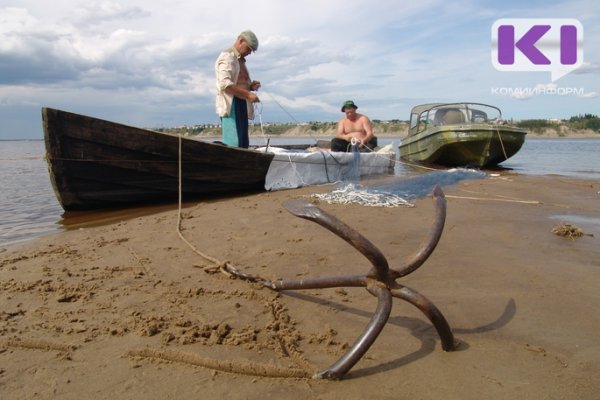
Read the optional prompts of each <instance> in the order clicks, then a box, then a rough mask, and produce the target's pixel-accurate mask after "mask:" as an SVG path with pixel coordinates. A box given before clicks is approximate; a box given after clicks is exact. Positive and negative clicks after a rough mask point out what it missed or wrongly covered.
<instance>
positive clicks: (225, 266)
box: [127, 135, 314, 378]
mask: <svg viewBox="0 0 600 400" xmlns="http://www.w3.org/2000/svg"><path fill="white" fill-rule="evenodd" d="M181 159H182V151H181V135H179V157H178V166H179V168H178V175H179V177H178V211H177V235H178V236H179V238H181V240H182V241H183V242H184V243H185V244H187V245H188V247H189V248H190V249H191V250H192V251H194V253H196V254H198V255H199V256H200V257H202V258H204V259H205V260H207V261H210V262H211V263H213V264H214V265H215V266H217V267H218V268H219V270H220V271H221V272H222V273H223V274H225V275H227V276H228V277H232V276H235V277H238V278H241V279H244V280H246V281H250V282H265V281H266V280H265V279H263V278H260V277H255V276H253V275H249V274H243V273H240V272H239V271H238V270H237V269H236V268H235V267H234V266H233V265H232V264H231V263H230V262H229V261H220V260H219V259H217V258H215V257H211V256H210V255H208V254H206V253H203V252H202V251H200V250H198V249H197V248H196V247H195V246H194V245H193V244H192V243H190V241H189V240H187V239H186V238H185V236H183V233H182V232H181V221H182V218H181V208H182V207H181V204H182V193H183V190H182V189H183V184H182V180H183V178H182V175H183V174H182V168H181V165H182V160H181ZM274 317H275V318H276V316H275V315H274ZM279 343H280V346H281V347H282V349H283V352H284V353H285V354H286V355H287V356H288V357H289V358H291V359H292V360H293V361H294V362H296V363H297V364H298V365H299V366H300V367H301V369H297V368H279V367H275V366H272V365H266V364H259V363H251V364H249V363H244V362H241V361H224V360H217V359H212V358H207V357H201V356H199V355H195V354H191V353H181V352H168V351H161V350H154V349H143V350H131V351H129V352H128V353H127V355H128V356H130V357H145V358H157V359H162V360H166V361H177V362H183V363H187V364H192V365H197V366H201V367H205V368H209V369H213V370H218V371H224V372H231V373H238V374H245V375H255V376H266V377H274V378H310V377H311V376H313V375H314V374H313V372H312V371H311V369H312V368H311V367H310V365H309V363H308V362H307V361H306V360H304V359H303V357H302V356H301V354H300V353H299V352H298V351H297V350H296V349H295V348H293V347H292V348H290V347H288V346H287V345H286V344H285V341H284V340H281V339H280V340H279Z"/></svg>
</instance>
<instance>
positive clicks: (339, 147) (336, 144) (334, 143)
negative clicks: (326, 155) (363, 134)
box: [331, 136, 377, 152]
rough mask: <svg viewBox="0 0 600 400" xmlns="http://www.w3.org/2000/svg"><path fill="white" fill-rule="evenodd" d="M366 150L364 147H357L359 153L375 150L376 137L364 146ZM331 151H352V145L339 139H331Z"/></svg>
mask: <svg viewBox="0 0 600 400" xmlns="http://www.w3.org/2000/svg"><path fill="white" fill-rule="evenodd" d="M365 146H366V147H368V149H367V148H365V147H359V148H358V150H359V151H369V149H370V150H373V149H375V147H377V137H375V136H373V138H372V139H371V140H369V141H368V142H367V143H366V144H365ZM331 151H342V152H344V151H346V152H348V151H352V144H350V142H348V141H346V140H344V139H340V138H333V139H331Z"/></svg>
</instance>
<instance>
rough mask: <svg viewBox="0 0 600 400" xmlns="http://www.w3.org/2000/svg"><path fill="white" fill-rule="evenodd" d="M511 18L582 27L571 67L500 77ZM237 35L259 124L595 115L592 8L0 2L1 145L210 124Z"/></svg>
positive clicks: (337, 0)
mask: <svg viewBox="0 0 600 400" xmlns="http://www.w3.org/2000/svg"><path fill="white" fill-rule="evenodd" d="M515 18H535V19H557V18H562V19H565V18H570V19H576V20H577V21H579V22H580V23H581V27H582V28H583V35H582V37H579V39H580V43H579V44H578V46H579V47H578V48H579V49H582V50H583V58H581V57H579V58H578V60H579V61H581V59H583V62H582V63H581V65H580V66H579V67H578V68H576V69H575V70H574V71H572V72H570V73H569V74H567V75H565V76H563V77H561V78H560V79H558V80H555V81H554V82H552V80H551V73H550V72H549V71H530V70H526V71H512V70H510V71H508V70H499V69H497V68H496V66H495V65H494V63H493V62H492V61H493V56H492V50H493V48H494V46H496V44H495V42H494V41H493V40H492V34H493V31H494V30H493V29H492V28H493V25H494V23H495V21H497V20H499V19H515ZM246 29H251V30H253V31H254V32H255V34H256V35H257V36H258V39H259V43H260V45H259V49H258V51H257V52H255V53H253V54H252V55H250V56H249V57H248V59H247V65H248V68H249V70H250V75H251V77H252V79H256V80H259V81H261V83H262V88H261V89H260V91H259V92H258V95H259V97H260V99H261V103H260V105H259V106H258V107H257V119H256V120H255V123H268V122H283V123H286V122H289V123H297V122H307V121H323V122H325V121H337V120H338V119H339V118H340V117H341V116H342V115H341V112H340V107H341V105H342V104H343V102H344V101H345V100H348V99H352V100H354V101H355V103H356V104H357V105H358V107H359V112H362V113H364V114H366V115H367V116H369V117H370V118H371V119H379V120H390V119H400V120H407V119H409V115H410V110H411V109H412V107H414V106H416V105H418V104H423V103H429V102H455V101H472V102H481V103H487V104H492V105H496V106H498V107H500V108H501V109H502V112H503V117H504V119H534V118H563V119H564V118H569V117H571V116H575V115H579V114H586V113H591V114H596V115H598V114H600V3H598V2H597V0H569V1H537V0H534V1H527V2H525V1H515V0H505V1H503V2H496V1H463V0H455V1H451V2H450V1H446V0H420V1H412V2H398V1H391V0H380V1H372V0H368V1H367V0H365V1H363V0H327V1H323V0H303V1H302V2H285V1H276V0H253V1H234V0H219V1H206V0H193V1H187V0H171V1H168V2H165V1H162V0H123V1H110V0H108V1H103V0H100V1H94V0H92V1H89V0H86V1H79V0H52V1H48V0H23V1H7V0H0V140H2V139H25V138H31V139H39V138H42V137H43V129H42V123H41V108H42V107H51V108H57V109H61V110H65V111H70V112H75V113H79V114H85V115H90V116H94V117H98V118H102V119H108V120H111V121H115V122H120V123H125V124H128V125H133V126H138V127H144V128H161V127H175V126H181V125H197V124H213V123H218V122H219V119H218V117H217V115H216V113H215V107H214V100H215V94H216V85H215V72H214V62H215V60H216V58H217V56H218V55H219V53H220V52H221V51H222V50H224V49H226V48H227V47H229V46H231V45H232V44H233V42H234V41H235V39H236V37H237V35H238V34H239V33H240V32H241V31H243V30H246ZM578 32H579V30H578ZM517 36H518V35H517ZM541 50H543V51H544V52H545V51H546V50H544V49H541ZM515 53H517V56H515V57H518V56H519V52H518V51H517V50H515Z"/></svg>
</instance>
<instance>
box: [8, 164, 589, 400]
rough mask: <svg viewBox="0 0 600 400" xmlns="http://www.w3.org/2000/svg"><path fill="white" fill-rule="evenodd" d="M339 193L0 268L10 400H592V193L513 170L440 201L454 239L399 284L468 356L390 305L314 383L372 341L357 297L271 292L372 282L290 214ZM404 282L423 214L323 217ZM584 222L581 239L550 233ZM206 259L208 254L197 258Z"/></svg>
mask: <svg viewBox="0 0 600 400" xmlns="http://www.w3.org/2000/svg"><path fill="white" fill-rule="evenodd" d="M329 189H330V187H329V186H324V187H317V188H303V189H299V190H290V191H281V192H273V193H260V194H256V195H250V196H244V197H237V198H229V199H222V200H214V201H210V202H205V203H198V204H196V205H192V206H189V207H186V208H185V209H184V210H183V212H182V220H181V227H182V229H181V232H182V235H183V237H184V238H185V239H186V240H187V241H189V243H190V245H191V246H190V245H188V244H186V243H185V241H184V240H182V238H181V237H180V235H179V234H178V233H177V222H178V212H177V210H173V209H171V210H164V211H161V212H159V213H156V214H152V215H145V216H137V217H133V218H123V219H120V220H115V221H113V222H111V223H109V224H104V225H100V226H89V227H88V226H85V225H82V226H81V227H79V228H78V229H72V230H69V231H67V232H63V233H60V234H56V235H52V236H47V237H43V238H40V239H36V240H35V241H34V242H30V243H27V244H25V245H20V246H17V247H11V248H9V249H6V250H5V251H3V252H2V253H0V289H1V291H0V304H1V309H0V398H5V399H13V398H14V399H29V398H38V399H50V398H52V399H54V398H61V399H70V398H78V399H79V398H127V399H148V398H157V399H158V398H161V399H162V398H224V397H227V398H231V399H259V398H260V399H262V398H289V399H307V398H318V399H337V398H345V399H363V398H373V399H397V398H424V399H426V398H445V399H513V398H522V399H574V398H577V399H596V398H597V397H598V391H599V390H600V344H598V331H599V330H600V321H598V319H597V318H596V314H597V311H598V309H600V295H599V294H598V293H599V291H598V288H600V274H599V273H598V272H599V271H600V250H599V248H600V247H599V246H598V245H599V240H600V221H599V219H598V210H599V209H600V208H599V203H600V183H598V182H596V181H585V180H573V179H566V178H559V177H527V176H516V175H512V174H504V173H503V174H502V175H501V176H495V177H490V178H487V179H485V180H474V181H464V182H461V183H459V184H457V185H455V186H452V187H448V188H445V189H444V190H445V193H446V197H447V207H448V214H447V219H446V224H445V229H444V233H443V235H442V238H441V240H440V243H439V244H438V246H437V248H436V250H435V251H434V252H433V254H432V255H431V257H430V258H429V259H428V260H427V261H426V262H425V264H424V265H423V266H422V267H421V268H420V269H418V270H417V271H415V272H413V273H412V274H410V275H408V276H406V277H403V278H400V279H399V280H398V282H400V283H402V284H404V285H407V286H409V287H411V288H413V289H415V290H417V291H419V292H420V293H422V294H424V295H425V296H427V297H428V298H429V299H430V300H431V301H432V302H433V303H435V305H436V306H437V307H438V308H439V309H440V310H441V312H442V313H443V314H444V316H445V317H446V319H447V320H448V322H449V324H450V326H451V328H452V331H453V333H454V336H455V339H456V343H457V349H456V351H453V352H444V351H443V350H442V349H441V345H440V339H439V337H438V335H437V333H436V331H435V329H434V328H433V327H432V325H431V323H430V322H429V320H428V319H427V318H426V317H425V316H424V315H423V314H422V313H421V312H420V311H419V310H417V309H416V308H414V307H413V306H411V305H410V304H408V303H406V302H403V301H400V300H398V299H394V303H393V308H392V312H391V316H390V319H389V321H388V323H387V325H386V327H385V328H384V330H383V332H382V333H381V335H380V336H379V338H378V339H377V340H376V341H375V343H374V345H373V346H372V347H371V348H370V350H369V351H368V352H367V354H366V355H365V357H363V358H362V359H361V360H360V361H359V362H358V364H357V365H356V366H355V367H354V368H353V369H352V370H351V371H350V372H349V373H348V374H347V375H346V376H345V378H344V379H343V380H341V381H328V380H322V379H313V378H311V376H312V375H313V374H314V373H315V372H317V371H321V370H323V369H325V368H327V367H329V366H330V365H331V364H332V363H334V362H335V361H336V360H337V359H338V358H339V357H341V356H342V355H343V354H344V353H345V351H347V349H348V346H349V345H351V344H352V343H353V342H354V340H355V339H356V338H357V337H358V336H359V335H360V334H361V333H362V331H363V329H364V328H365V326H366V324H367V323H368V321H369V319H370V317H371V316H372V314H373V311H374V310H375V307H376V300H375V298H374V297H373V296H371V295H370V294H369V293H368V292H367V291H366V290H365V289H364V288H335V289H324V290H305V291H288V292H284V293H276V292H273V291H271V290H268V289H265V288H260V287H259V286H257V285H256V284H252V283H249V282H246V281H243V280H239V279H232V278H230V277H228V276H226V275H225V274H223V273H222V272H220V271H219V268H218V265H217V264H219V263H222V262H225V261H229V262H230V263H231V264H233V265H235V266H236V267H237V268H239V269H240V270H241V271H243V272H247V273H250V274H255V275H260V276H262V277H265V278H267V279H278V278H284V279H300V278H311V277H319V276H330V275H341V274H364V273H366V272H367V271H368V270H369V263H368V261H367V260H366V259H365V258H364V257H363V256H361V255H360V254H359V253H358V252H357V251H355V250H353V249H352V248H351V247H350V246H349V245H348V244H347V243H346V242H344V241H343V240H341V239H339V238H337V237H336V236H334V235H333V234H332V233H331V232H329V231H327V230H325V229H324V228H322V227H321V226H319V225H317V224H315V223H312V222H309V221H306V220H303V219H299V218H297V217H294V216H293V215H291V214H290V213H288V212H287V211H286V210H285V209H284V208H283V207H282V203H283V202H285V201H286V200H289V199H293V198H305V197H306V196H309V195H311V194H313V193H319V192H325V191H328V190H329ZM319 206H320V207H322V208H323V209H324V210H327V211H328V212H330V213H331V214H333V215H335V216H336V217H338V218H340V219H341V220H343V221H345V222H346V223H348V224H349V225H350V226H352V227H353V228H355V229H357V230H358V231H359V232H361V233H362V234H363V235H364V236H366V237H367V238H368V239H369V240H371V241H372V242H373V243H374V244H375V245H376V246H378V247H379V249H380V250H381V251H382V252H383V254H384V255H385V256H386V257H387V259H388V261H389V263H390V266H391V267H392V268H393V267H395V266H398V265H400V264H401V262H402V261H403V260H405V259H406V258H407V257H409V256H410V255H411V254H412V253H413V252H414V251H415V250H416V249H417V247H418V246H419V244H420V243H421V241H422V240H423V239H424V238H425V236H426V235H427V232H428V229H429V225H430V223H431V222H432V219H433V211H434V207H433V203H432V200H431V199H430V198H424V199H419V200H417V201H415V207H413V208H406V207H402V208H372V207H362V206H356V205H335V204H326V203H321V204H319ZM569 223H571V224H573V225H577V226H578V227H579V228H581V230H582V231H583V233H584V235H583V236H581V237H576V238H575V237H574V238H569V237H563V236H558V235H556V234H554V233H552V230H553V228H554V227H556V226H557V225H560V224H569ZM199 253H202V254H204V255H205V256H207V257H209V258H210V259H207V258H205V257H202V256H201V255H200V254H199Z"/></svg>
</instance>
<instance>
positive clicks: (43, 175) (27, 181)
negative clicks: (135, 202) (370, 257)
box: [0, 138, 600, 246]
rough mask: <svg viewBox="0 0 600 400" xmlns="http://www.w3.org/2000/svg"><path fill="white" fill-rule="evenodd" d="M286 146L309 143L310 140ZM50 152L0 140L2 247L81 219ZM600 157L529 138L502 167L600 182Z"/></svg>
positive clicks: (400, 168) (403, 171)
mask: <svg viewBox="0 0 600 400" xmlns="http://www.w3.org/2000/svg"><path fill="white" fill-rule="evenodd" d="M278 142H279V143H280V142H281V140H272V141H271V145H277V144H278ZM285 142H286V143H294V142H299V143H307V139H306V138H294V139H285ZM389 143H393V145H394V148H395V147H397V146H398V144H399V141H398V140H393V139H389V138H381V139H380V145H386V144H389ZM257 144H258V143H257ZM44 153H45V149H44V142H43V141H42V140H31V141H0V182H2V190H1V191H0V246H6V245H10V244H15V243H18V242H21V241H24V240H29V239H31V238H33V237H36V236H39V235H44V234H48V233H54V232H57V231H59V230H60V229H63V227H64V225H68V224H70V223H71V222H72V221H71V222H70V221H69V219H71V220H72V219H73V218H75V217H71V216H69V217H64V216H63V211H62V208H61V207H60V205H59V204H58V202H57V201H56V198H55V197H54V192H53V191H52V186H51V184H50V180H49V177H48V170H47V167H46V161H45V159H44ZM599 155H600V140H599V139H528V140H527V141H526V142H525V144H524V146H523V148H522V149H521V151H520V152H519V153H517V154H516V155H515V156H514V157H512V158H511V159H509V160H508V161H506V162H504V163H503V164H502V166H503V167H504V168H509V169H511V170H513V171H515V172H517V173H520V174H527V175H548V174H552V175H562V176H569V177H575V178H585V179H600V157H599ZM396 173H397V174H398V175H402V176H405V175H413V174H419V173H423V172H422V171H415V170H414V169H412V168H410V167H406V166H404V165H402V164H399V163H398V165H397V168H396ZM128 212H130V211H123V213H122V215H127V213H128ZM88 215H90V214H88ZM78 218H82V216H81V214H80V215H78ZM85 218H86V217H85V215H84V216H83V219H84V220H85Z"/></svg>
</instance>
